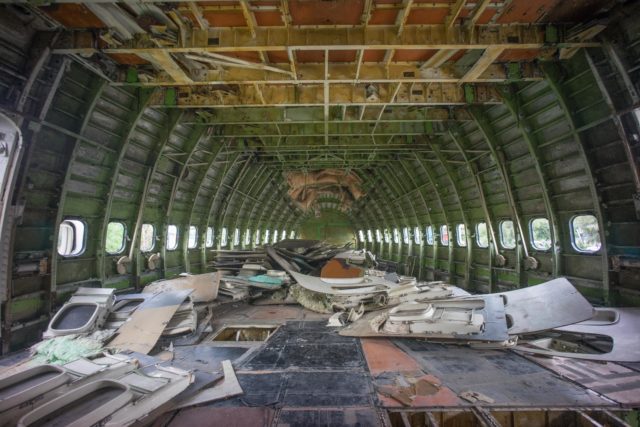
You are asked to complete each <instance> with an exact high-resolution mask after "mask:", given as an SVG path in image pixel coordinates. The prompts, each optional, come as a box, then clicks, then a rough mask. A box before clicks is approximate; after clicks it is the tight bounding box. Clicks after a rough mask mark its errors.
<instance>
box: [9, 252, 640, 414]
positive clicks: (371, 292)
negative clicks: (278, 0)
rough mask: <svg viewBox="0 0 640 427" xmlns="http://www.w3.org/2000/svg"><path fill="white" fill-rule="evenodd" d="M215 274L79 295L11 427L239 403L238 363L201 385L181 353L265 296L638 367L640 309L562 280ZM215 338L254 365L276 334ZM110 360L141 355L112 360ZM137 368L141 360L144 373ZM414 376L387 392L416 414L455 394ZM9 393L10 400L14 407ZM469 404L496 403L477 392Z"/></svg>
mask: <svg viewBox="0 0 640 427" xmlns="http://www.w3.org/2000/svg"><path fill="white" fill-rule="evenodd" d="M213 266H214V267H215V268H216V269H217V271H216V272H215V273H205V274H197V275H190V274H186V275H181V276H179V277H176V278H173V279H169V280H159V281H156V282H153V283H151V284H149V285H147V286H146V287H145V288H144V290H143V292H142V293H139V294H128V295H117V296H115V295H114V291H113V290H111V289H93V288H79V289H78V291H77V292H76V294H74V296H73V297H72V298H71V299H70V300H69V302H67V303H66V304H65V305H63V307H62V308H61V309H60V311H59V312H58V313H57V314H56V316H54V318H53V319H52V321H51V322H50V324H49V328H48V330H47V333H46V334H45V338H47V339H45V340H44V341H42V342H41V343H39V344H38V345H36V346H34V347H33V351H34V354H33V356H32V360H31V363H32V364H36V366H35V367H33V368H27V369H26V370H24V371H20V372H18V373H17V374H14V375H12V376H9V377H7V378H5V379H3V380H0V417H2V419H3V420H4V419H8V420H11V423H12V424H16V423H19V425H30V424H32V423H37V422H39V421H40V420H42V419H45V418H46V419H47V420H54V421H55V422H61V423H65V424H70V425H74V423H75V424H78V423H80V424H85V423H88V424H102V425H108V426H116V425H118V426H120V425H125V426H126V425H130V424H132V423H134V422H136V423H142V424H148V423H151V422H152V421H153V420H154V419H156V417H158V416H160V415H161V414H163V413H165V412H166V411H170V410H174V409H179V408H185V407H189V406H194V405H199V404H202V403H209V402H214V401H216V400H220V399H225V398H229V397H233V396H237V395H239V394H242V393H243V391H242V388H241V387H240V384H239V382H238V379H237V377H236V375H235V372H234V370H233V367H232V365H231V362H230V361H229V360H224V361H223V362H222V365H221V366H222V371H223V374H221V373H220V372H219V370H218V369H219V368H218V364H219V363H220V361H221V360H222V357H221V358H219V359H217V360H216V361H215V362H212V361H210V360H208V359H207V358H206V357H203V356H201V355H200V356H198V358H197V359H193V360H197V361H199V362H200V364H201V365H202V366H205V367H206V366H209V368H207V369H197V370H195V371H193V372H192V371H186V370H183V369H179V368H184V367H185V366H180V364H179V363H178V362H180V361H181V360H182V359H181V358H182V356H180V353H181V351H182V352H183V353H184V351H191V352H192V353H193V352H194V351H195V350H196V349H197V350H198V351H202V349H203V347H202V346H204V344H199V343H200V342H201V341H202V339H203V336H204V334H205V333H207V332H211V331H212V330H213V329H212V323H211V320H212V318H213V317H214V316H215V313H216V309H217V307H219V306H220V305H222V304H227V303H233V304H235V301H239V300H255V299H256V298H258V297H263V298H260V300H259V304H285V303H292V304H300V305H302V306H303V307H305V308H307V309H309V310H312V311H315V312H318V313H325V314H332V315H331V317H329V319H328V323H327V326H330V327H335V328H340V329H339V331H338V332H339V334H340V335H343V336H352V337H380V336H387V337H407V338H424V339H427V340H428V341H435V342H442V343H455V344H464V345H468V346H471V347H473V348H477V349H495V348H505V347H513V346H515V345H516V344H517V343H518V340H520V344H519V345H518V346H517V348H516V349H517V350H520V351H524V352H529V353H535V354H542V355H545V356H561V357H575V358H583V359H594V360H602V361H608V360H615V361H626V362H638V361H640V347H639V345H638V340H637V339H635V337H636V334H634V332H630V331H635V330H636V329H637V325H638V323H639V322H640V309H610V308H607V309H595V310H594V308H593V307H592V306H591V305H590V304H589V303H588V302H587V301H586V299H584V298H583V297H582V296H581V295H580V294H579V293H578V291H577V290H576V289H575V288H574V287H573V286H572V285H571V283H569V281H568V280H566V279H564V278H561V279H555V280H552V281H549V282H546V283H543V284H540V285H537V286H531V287H528V288H523V289H518V290H514V291H509V292H500V293H496V294H486V295H470V294H469V293H468V292H466V291H465V290H463V289H460V288H458V287H455V286H451V285H448V284H446V283H443V282H419V281H418V280H417V279H416V278H415V277H410V276H402V275H398V274H397V273H396V272H395V270H394V269H393V263H391V262H385V261H382V262H379V261H378V260H376V258H375V256H373V255H372V254H371V253H369V252H368V251H366V250H351V249H349V247H348V246H333V245H328V244H325V243H322V242H320V241H316V240H283V241H281V242H278V243H276V244H274V245H267V246H265V247H264V249H258V250H252V251H239V250H234V251H216V258H215V261H214V263H213ZM217 327H218V330H217V331H216V332H214V333H211V334H210V335H209V336H208V337H206V338H204V339H205V341H206V342H207V343H214V342H215V343H219V344H220V345H222V346H224V347H225V348H231V347H228V346H229V345H231V344H233V345H236V346H238V347H239V348H240V349H241V350H243V351H242V353H244V352H246V349H247V348H249V347H246V346H247V345H249V346H250V345H252V343H257V342H260V341H264V340H267V339H268V338H269V337H270V336H271V334H272V333H274V332H275V331H276V329H277V328H278V325H277V324H275V325H269V326H265V325H264V324H260V323H251V324H247V322H241V324H225V325H223V326H222V327H220V325H218V326H217ZM109 340H111V341H109ZM174 343H175V344H174ZM105 347H107V348H109V349H112V350H114V351H129V352H130V353H129V355H125V354H124V353H122V354H116V355H109V354H104V353H102V352H103V351H104V348H105ZM154 352H155V353H154ZM149 353H150V354H152V355H153V356H146V355H147V354H149ZM205 353H206V352H205ZM193 354H195V353H193ZM229 357H230V356H229V354H225V356H224V359H226V358H229ZM200 359H207V360H200ZM137 360H141V361H143V362H140V364H142V365H143V367H142V368H141V369H138V370H136V368H137V367H138V364H139V363H138V361H137ZM160 364H162V365H167V364H170V365H174V366H171V367H166V366H161V365H160ZM175 365H178V367H176V366H175ZM26 366H28V365H26ZM407 374H408V373H407V372H405V373H403V374H402V375H398V376H397V377H395V378H392V379H391V381H392V382H391V383H385V384H381V385H376V390H377V391H378V392H379V393H380V394H381V395H383V396H387V397H389V398H390V399H393V400H395V401H397V402H399V404H401V405H403V406H407V407H408V406H413V405H414V404H416V405H422V404H424V402H426V401H428V400H429V399H432V398H434V396H438V395H440V394H441V393H442V392H443V390H444V389H446V387H443V386H441V384H437V383H435V382H433V380H432V379H429V378H430V377H429V376H422V377H420V376H416V374H415V373H411V376H406V375H407ZM3 390H12V394H10V395H9V398H4V397H2V396H3V394H2V393H3ZM98 395H100V396H101V397H100V399H94V398H95V396H98ZM87 396H89V397H87ZM452 396H455V395H453V394H452ZM459 397H460V398H462V399H465V400H467V401H469V402H470V403H474V404H475V403H478V402H484V403H493V399H491V398H490V397H488V396H485V395H483V394H481V393H478V392H474V391H464V392H462V393H460V395H459ZM74 405H79V406H75V409H74V410H73V411H71V410H69V411H67V410H66V408H71V407H72V406H74ZM77 408H82V410H81V411H76V409H77Z"/></svg>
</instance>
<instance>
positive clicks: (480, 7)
mask: <svg viewBox="0 0 640 427" xmlns="http://www.w3.org/2000/svg"><path fill="white" fill-rule="evenodd" d="M489 3H491V0H480V1H479V3H478V4H476V7H475V9H473V12H472V13H471V16H470V17H469V21H468V22H467V24H466V26H467V27H473V26H475V25H476V22H478V19H480V17H481V16H482V14H483V13H484V11H485V9H486V8H487V6H489Z"/></svg>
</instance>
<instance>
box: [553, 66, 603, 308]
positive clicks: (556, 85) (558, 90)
mask: <svg viewBox="0 0 640 427" xmlns="http://www.w3.org/2000/svg"><path fill="white" fill-rule="evenodd" d="M545 72H546V73H547V77H548V81H549V86H550V87H551V89H552V90H553V92H554V93H555V94H556V97H557V101H558V103H559V104H560V105H561V106H562V110H563V112H564V114H565V116H566V117H567V120H568V122H569V126H570V127H571V130H572V134H573V139H574V141H575V143H576V144H577V146H578V152H579V153H580V157H581V159H582V162H583V167H584V169H585V172H586V174H587V176H588V177H589V178H588V186H589V191H590V193H591V200H592V202H593V209H594V211H595V213H596V218H597V219H598V225H599V228H600V232H601V233H606V229H607V228H606V227H605V224H606V218H604V217H603V211H602V209H601V207H600V200H599V196H598V190H597V189H596V184H595V181H594V179H593V172H592V171H591V166H590V164H589V163H590V161H589V158H588V157H587V153H586V150H585V149H584V145H583V141H582V134H580V133H579V132H578V129H577V126H576V123H575V119H574V117H573V116H572V114H571V111H572V110H571V109H570V107H569V106H568V104H567V99H566V94H565V93H564V92H563V90H562V87H561V85H560V82H559V81H558V76H557V74H555V73H554V72H553V71H552V70H550V69H549V67H547V68H546V69H545ZM603 240H604V239H603ZM600 251H602V257H601V260H602V287H603V289H602V292H603V296H604V299H605V301H607V300H609V298H610V297H609V260H608V257H607V245H606V244H603V245H602V247H601V249H600Z"/></svg>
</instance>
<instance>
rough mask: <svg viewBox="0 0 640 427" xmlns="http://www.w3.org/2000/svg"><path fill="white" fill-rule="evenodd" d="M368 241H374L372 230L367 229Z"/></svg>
mask: <svg viewBox="0 0 640 427" xmlns="http://www.w3.org/2000/svg"><path fill="white" fill-rule="evenodd" d="M367 241H368V242H369V243H373V233H372V232H371V230H367Z"/></svg>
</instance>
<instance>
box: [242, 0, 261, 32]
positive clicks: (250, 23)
mask: <svg viewBox="0 0 640 427" xmlns="http://www.w3.org/2000/svg"><path fill="white" fill-rule="evenodd" d="M240 7H241V8H242V15H243V16H244V20H245V21H246V22H247V27H248V28H249V31H250V32H251V36H252V37H253V38H254V39H255V38H256V28H258V23H257V22H256V16H255V15H254V14H253V12H252V11H251V9H249V2H248V1H247V0H240Z"/></svg>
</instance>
